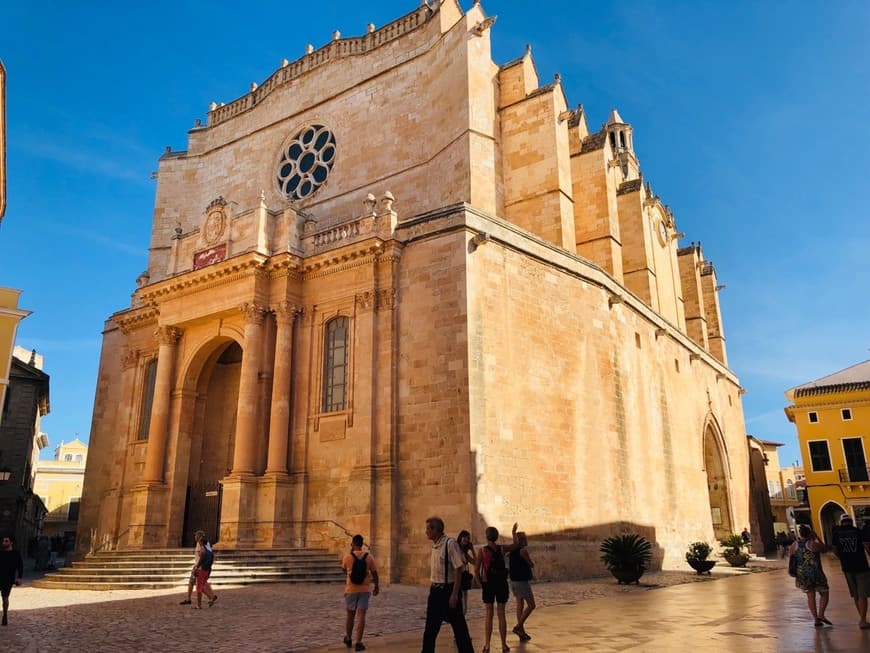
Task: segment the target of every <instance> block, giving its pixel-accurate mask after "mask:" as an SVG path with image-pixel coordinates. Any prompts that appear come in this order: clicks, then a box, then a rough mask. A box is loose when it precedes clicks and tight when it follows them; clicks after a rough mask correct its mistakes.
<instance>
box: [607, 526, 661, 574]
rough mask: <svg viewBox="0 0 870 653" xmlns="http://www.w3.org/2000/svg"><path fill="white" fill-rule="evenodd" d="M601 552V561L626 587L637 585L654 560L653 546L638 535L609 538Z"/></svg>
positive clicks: (631, 534) (630, 534)
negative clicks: (632, 584)
mask: <svg viewBox="0 0 870 653" xmlns="http://www.w3.org/2000/svg"><path fill="white" fill-rule="evenodd" d="M599 551H601V561H602V562H603V563H604V564H605V565H606V566H607V569H608V570H609V571H610V573H611V574H613V576H614V578H616V580H617V582H618V583H620V584H622V583H625V584H626V585H627V584H629V583H637V582H638V581H639V580H640V577H641V576H643V572H645V571H646V568H647V565H649V562H650V560H651V559H652V544H650V543H649V541H648V540H647V539H646V538H643V537H641V536H640V535H637V534H636V533H629V534H627V535H614V536H612V537H608V538H607V539H606V540H604V541H603V542H602V543H601V547H600V549H599Z"/></svg>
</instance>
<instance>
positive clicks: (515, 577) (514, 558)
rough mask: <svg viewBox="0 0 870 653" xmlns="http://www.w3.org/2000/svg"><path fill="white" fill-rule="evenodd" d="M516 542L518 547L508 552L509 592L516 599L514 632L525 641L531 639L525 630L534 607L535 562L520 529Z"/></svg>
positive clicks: (524, 535)
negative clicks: (533, 575)
mask: <svg viewBox="0 0 870 653" xmlns="http://www.w3.org/2000/svg"><path fill="white" fill-rule="evenodd" d="M516 543H517V545H519V548H518V549H514V550H513V551H511V552H510V556H509V557H510V576H511V593H512V594H513V595H514V598H515V599H516V600H517V625H516V626H514V629H513V630H514V633H515V634H516V635H517V637H519V638H520V641H523V642H527V641H529V640H530V639H531V637H530V636H529V634H528V633H527V632H526V629H525V624H526V619H528V618H529V615H530V614H532V610H534V609H535V595H534V594H533V593H532V585H531V580H532V567H534V566H535V563H534V562H532V558H531V556H529V551H528V549H527V548H526V547H528V546H529V541H528V540H527V539H526V534H525V533H523V532H522V531H520V532H519V533H517V534H516Z"/></svg>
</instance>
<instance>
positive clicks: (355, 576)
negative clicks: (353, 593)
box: [350, 553, 369, 585]
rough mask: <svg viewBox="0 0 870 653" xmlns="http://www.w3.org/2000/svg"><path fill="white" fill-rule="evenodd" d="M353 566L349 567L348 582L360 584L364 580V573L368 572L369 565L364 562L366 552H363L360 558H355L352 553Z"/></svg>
mask: <svg viewBox="0 0 870 653" xmlns="http://www.w3.org/2000/svg"><path fill="white" fill-rule="evenodd" d="M350 555H351V556H353V566H352V567H351V568H350V582H351V583H353V584H354V585H362V584H363V583H364V582H365V580H366V574H368V573H369V566H368V565H367V564H366V558H368V557H369V554H368V553H363V557H362V558H357V557H356V556H355V555H354V554H353V553H351V554H350Z"/></svg>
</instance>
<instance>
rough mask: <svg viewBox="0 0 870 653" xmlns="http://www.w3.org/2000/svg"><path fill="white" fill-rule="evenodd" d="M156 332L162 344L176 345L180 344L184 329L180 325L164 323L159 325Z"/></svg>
mask: <svg viewBox="0 0 870 653" xmlns="http://www.w3.org/2000/svg"><path fill="white" fill-rule="evenodd" d="M154 333H155V335H156V336H157V341H158V342H159V343H160V344H161V345H175V344H178V341H179V340H181V334H182V333H183V331H182V330H181V329H179V328H178V327H174V326H168V325H163V326H159V327H157V331H155V332H154Z"/></svg>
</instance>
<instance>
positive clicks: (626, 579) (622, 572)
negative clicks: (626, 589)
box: [610, 567, 644, 585]
mask: <svg viewBox="0 0 870 653" xmlns="http://www.w3.org/2000/svg"><path fill="white" fill-rule="evenodd" d="M643 572H644V568H643V567H611V568H610V573H611V574H613V577H614V578H615V579H616V582H617V583H618V584H619V585H623V584H625V585H630V584H631V583H635V584H639V582H640V577H641V576H643Z"/></svg>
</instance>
